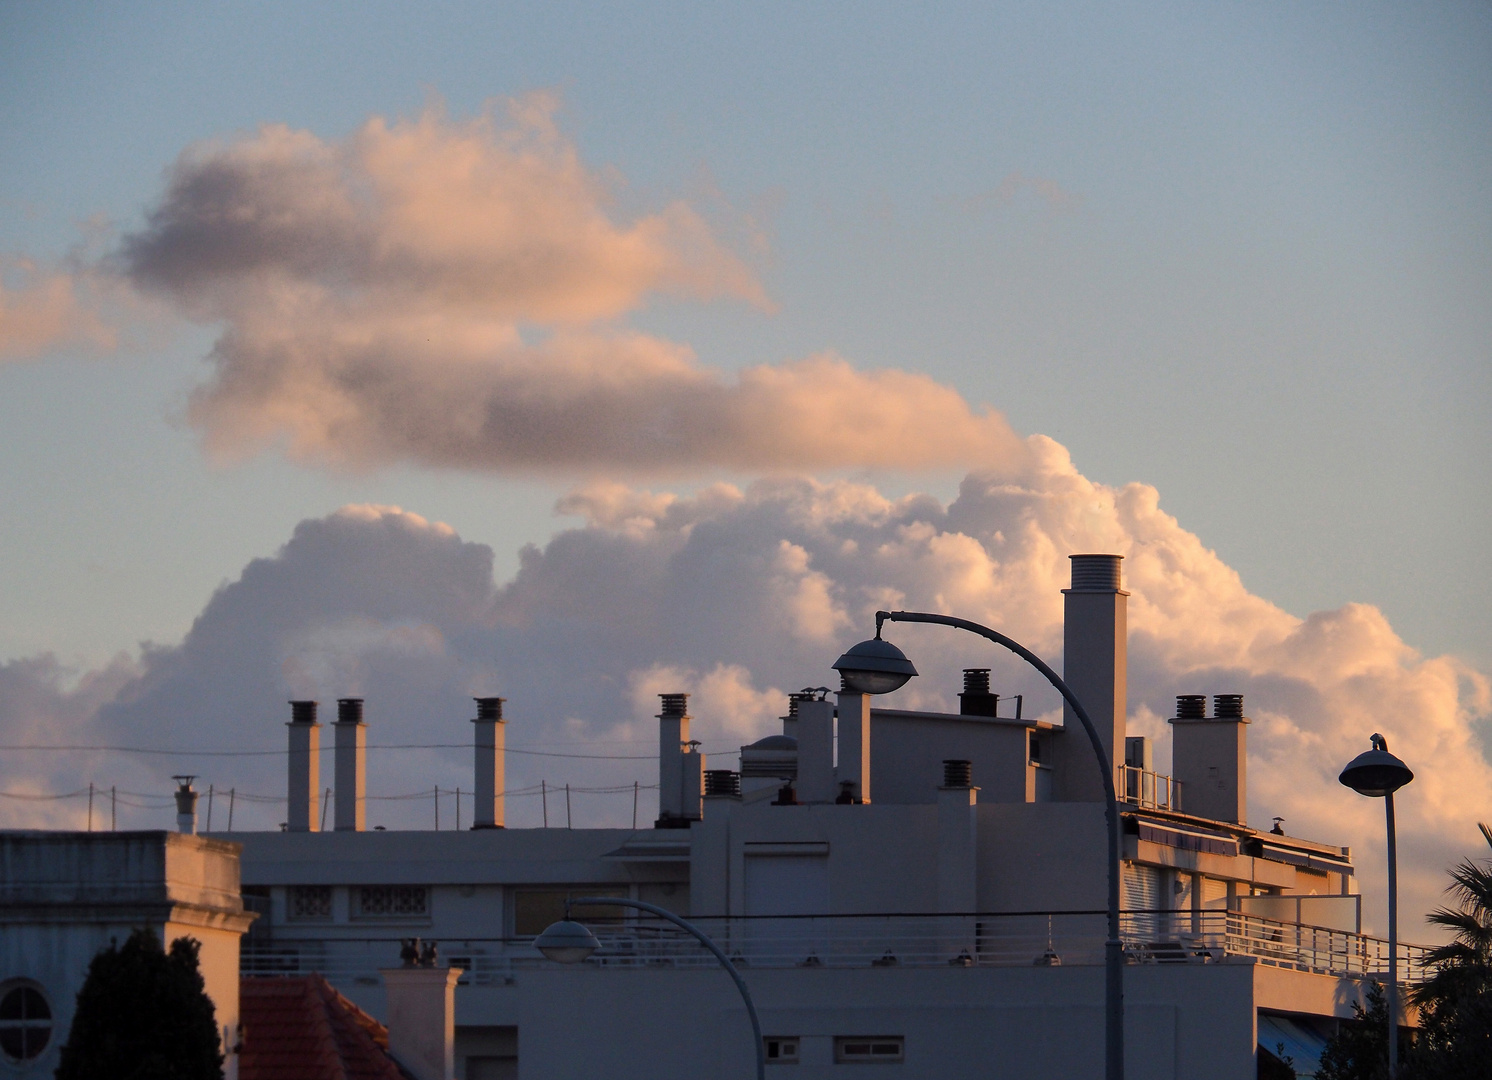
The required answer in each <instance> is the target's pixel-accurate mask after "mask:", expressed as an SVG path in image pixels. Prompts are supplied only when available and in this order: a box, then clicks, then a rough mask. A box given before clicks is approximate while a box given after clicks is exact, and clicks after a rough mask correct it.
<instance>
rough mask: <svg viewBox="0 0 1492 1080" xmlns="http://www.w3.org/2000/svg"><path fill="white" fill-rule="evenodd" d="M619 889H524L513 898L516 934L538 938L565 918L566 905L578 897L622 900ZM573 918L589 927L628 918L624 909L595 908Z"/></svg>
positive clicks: (581, 911) (584, 910) (605, 887)
mask: <svg viewBox="0 0 1492 1080" xmlns="http://www.w3.org/2000/svg"><path fill="white" fill-rule="evenodd" d="M621 895H625V894H624V893H622V892H620V891H619V890H618V889H617V887H616V886H615V885H577V886H575V887H574V888H570V889H520V890H518V891H517V892H516V893H514V894H513V933H514V934H515V935H516V936H518V937H536V936H538V935H539V934H542V933H543V932H544V930H545V928H546V927H548V926H549V925H550V924H551V923H557V922H559V921H560V920H561V919H563V918H564V917H565V901H566V900H573V899H574V898H576V897H577V896H621ZM571 915H572V916H573V917H574V918H575V919H577V920H579V921H581V922H585V923H590V924H592V925H595V924H597V923H602V924H604V923H613V924H615V923H619V922H621V921H622V920H623V919H625V918H626V917H627V910H626V909H625V908H620V907H604V906H601V905H595V906H592V905H590V904H587V905H586V906H585V907H583V908H576V909H575V910H574V911H573V912H571Z"/></svg>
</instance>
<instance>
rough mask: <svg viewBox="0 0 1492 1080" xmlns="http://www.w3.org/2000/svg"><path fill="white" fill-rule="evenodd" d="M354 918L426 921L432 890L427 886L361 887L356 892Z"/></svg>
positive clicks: (354, 893)
mask: <svg viewBox="0 0 1492 1080" xmlns="http://www.w3.org/2000/svg"><path fill="white" fill-rule="evenodd" d="M353 904H354V906H353V909H352V917H353V918H355V919H425V918H428V917H429V915H430V889H429V887H428V886H425V885H360V886H358V887H357V888H356V889H354V890H353Z"/></svg>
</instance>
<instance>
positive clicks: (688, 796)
mask: <svg viewBox="0 0 1492 1080" xmlns="http://www.w3.org/2000/svg"><path fill="white" fill-rule="evenodd" d="M684 746H685V749H684V752H683V754H682V755H680V763H681V765H682V771H683V777H682V779H683V784H684V788H683V796H682V798H681V799H680V805H681V806H682V808H683V818H684V820H685V821H703V820H704V816H705V755H704V754H703V753H701V752H700V749H699V743H697V742H695V741H693V740H690V741H689V742H687V743H685V744H684Z"/></svg>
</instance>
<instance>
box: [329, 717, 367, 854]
mask: <svg viewBox="0 0 1492 1080" xmlns="http://www.w3.org/2000/svg"><path fill="white" fill-rule="evenodd" d="M332 729H333V731H335V732H336V745H337V750H336V770H337V771H336V785H337V786H336V792H337V805H336V822H337V826H336V827H337V831H338V832H362V831H363V829H364V827H365V825H366V810H365V807H366V805H367V803H366V797H367V793H368V792H367V783H368V781H367V775H366V770H365V764H366V758H367V747H368V725H367V724H365V723H363V699H362V698H341V699H339V700H338V701H337V722H336V723H335V724H333V725H332Z"/></svg>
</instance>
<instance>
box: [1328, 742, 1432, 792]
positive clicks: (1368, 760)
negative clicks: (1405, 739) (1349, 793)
mask: <svg viewBox="0 0 1492 1080" xmlns="http://www.w3.org/2000/svg"><path fill="white" fill-rule="evenodd" d="M1372 742H1373V749H1371V750H1368V751H1367V752H1365V753H1361V754H1358V755H1357V757H1355V758H1353V759H1352V760H1351V761H1350V762H1348V764H1347V767H1346V768H1345V769H1343V770H1342V775H1341V776H1339V777H1338V778H1337V779H1338V780H1340V781H1341V782H1342V783H1343V784H1345V785H1346V786H1347V787H1350V788H1351V789H1352V790H1353V791H1355V792H1357V793H1358V794H1359V795H1366V796H1368V797H1369V798H1374V799H1381V798H1383V797H1384V796H1386V795H1392V794H1393V793H1394V792H1396V791H1398V790H1399V789H1400V788H1401V787H1403V786H1404V785H1405V784H1407V783H1409V781H1411V780H1413V779H1414V773H1412V772H1410V770H1409V766H1408V765H1405V764H1404V763H1403V762H1402V761H1400V760H1399V759H1398V758H1396V757H1394V755H1392V754H1390V753H1389V752H1388V740H1386V739H1385V738H1384V737H1383V736H1382V735H1377V734H1375V735H1374V736H1373V740H1372Z"/></svg>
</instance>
